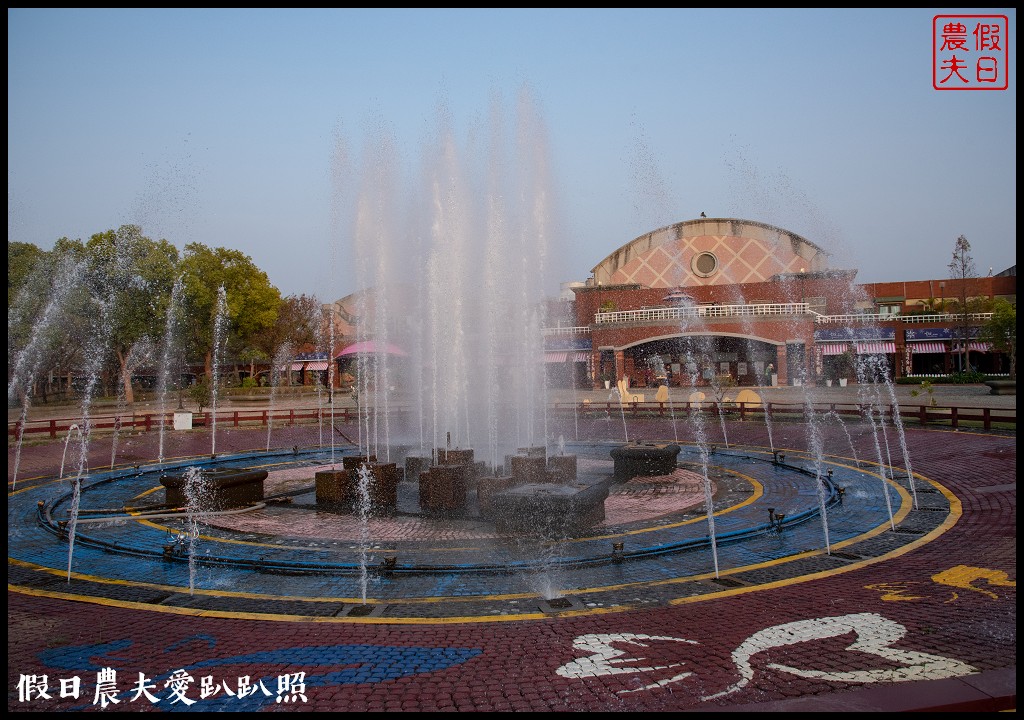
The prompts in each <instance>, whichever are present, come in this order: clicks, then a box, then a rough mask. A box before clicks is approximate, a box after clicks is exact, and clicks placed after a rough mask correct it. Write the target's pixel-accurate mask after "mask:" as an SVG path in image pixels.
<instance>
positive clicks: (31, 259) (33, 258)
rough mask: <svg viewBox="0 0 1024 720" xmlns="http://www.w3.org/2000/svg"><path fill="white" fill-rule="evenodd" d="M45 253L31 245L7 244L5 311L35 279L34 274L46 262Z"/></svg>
mask: <svg viewBox="0 0 1024 720" xmlns="http://www.w3.org/2000/svg"><path fill="white" fill-rule="evenodd" d="M47 256H48V254H47V252H46V251H45V250H41V249H39V248H38V247H36V246H35V245H33V244H32V243H25V242H9V243H7V309H8V310H10V309H11V307H12V306H13V305H14V304H15V300H16V299H17V298H18V296H19V294H20V293H21V292H22V290H23V289H24V288H25V287H26V285H28V286H29V287H30V288H31V287H32V286H31V285H29V281H30V280H31V279H37V278H36V273H37V272H38V270H39V268H40V267H41V265H42V264H43V263H45V262H46V260H47Z"/></svg>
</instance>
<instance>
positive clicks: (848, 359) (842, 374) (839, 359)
mask: <svg viewBox="0 0 1024 720" xmlns="http://www.w3.org/2000/svg"><path fill="white" fill-rule="evenodd" d="M832 367H833V370H834V372H835V376H836V378H838V380H839V387H846V383H847V381H848V380H849V379H850V377H852V376H853V374H854V373H855V372H856V368H857V365H856V361H855V360H854V357H853V353H852V352H851V351H849V350H847V351H846V352H844V353H842V354H840V355H836V357H835V361H834V362H833V364H832Z"/></svg>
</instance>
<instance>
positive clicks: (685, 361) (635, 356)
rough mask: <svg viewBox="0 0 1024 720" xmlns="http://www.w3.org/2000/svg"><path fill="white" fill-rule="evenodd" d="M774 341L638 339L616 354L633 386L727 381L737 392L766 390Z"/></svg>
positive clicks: (775, 361) (693, 336)
mask: <svg viewBox="0 0 1024 720" xmlns="http://www.w3.org/2000/svg"><path fill="white" fill-rule="evenodd" d="M778 346H779V343H778V342H777V341H771V340H765V339H763V338H755V337H746V336H738V335H717V334H710V333H700V334H697V333H686V334H679V335H672V336H664V337H658V338H651V339H647V340H643V341H640V342H637V343H634V344H632V345H628V346H626V347H624V348H623V349H622V360H623V371H624V374H625V375H626V376H627V377H629V379H630V384H631V386H633V387H656V386H658V385H660V384H662V383H663V382H664V383H667V384H668V385H670V386H673V387H688V386H691V385H698V386H705V385H709V384H711V383H712V382H715V381H718V382H721V381H723V380H724V378H729V381H728V382H729V383H730V384H735V385H738V386H741V387H754V386H761V385H768V384H770V382H771V378H770V376H771V374H772V373H773V372H777V368H778V367H779V359H780V353H779V351H778Z"/></svg>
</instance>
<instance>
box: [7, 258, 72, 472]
mask: <svg viewBox="0 0 1024 720" xmlns="http://www.w3.org/2000/svg"><path fill="white" fill-rule="evenodd" d="M84 269H85V267H84V264H83V263H80V262H72V261H64V262H62V263H61V264H60V265H59V266H58V267H57V268H55V269H51V268H46V272H43V271H40V273H39V274H38V276H36V275H34V276H33V278H32V279H31V280H30V281H29V282H26V283H25V286H24V288H23V290H22V292H21V293H19V295H18V298H17V300H16V302H15V303H14V305H12V306H10V307H9V308H8V310H7V365H8V367H9V368H11V370H10V376H9V377H10V379H9V380H8V381H7V402H8V405H11V404H13V403H15V402H16V403H18V405H20V407H21V412H20V414H19V421H18V426H17V427H18V436H17V438H16V439H15V450H14V473H13V476H12V481H11V487H12V488H16V487H17V485H18V469H19V466H20V464H21V446H22V440H23V438H24V431H25V423H26V421H27V420H28V409H29V406H30V405H31V403H32V392H33V389H34V387H35V384H36V380H37V377H38V375H39V370H40V368H41V367H42V366H43V362H44V360H45V358H46V356H47V353H48V351H49V350H50V349H51V346H53V345H56V344H57V342H55V336H56V335H58V334H59V333H57V332H55V331H56V330H58V329H59V325H60V322H61V320H62V319H63V317H64V316H65V314H66V313H67V312H68V311H69V309H70V308H69V302H71V301H72V300H73V299H74V298H75V297H76V293H75V291H76V290H80V289H82V279H83V277H82V276H83V272H84ZM50 273H52V274H51V275H50V278H52V280H51V279H50V278H47V277H46V275H47V274H50ZM47 286H49V288H50V291H49V293H48V294H47V295H44V297H45V298H46V299H45V302H44V303H43V304H42V307H40V308H36V307H35V304H36V303H37V302H38V301H39V300H40V293H39V288H40V287H47ZM21 332H24V333H25V338H24V340H25V342H24V344H22V345H20V347H19V342H18V336H19V335H20V334H21ZM58 351H59V350H58Z"/></svg>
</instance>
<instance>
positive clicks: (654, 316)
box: [594, 303, 811, 325]
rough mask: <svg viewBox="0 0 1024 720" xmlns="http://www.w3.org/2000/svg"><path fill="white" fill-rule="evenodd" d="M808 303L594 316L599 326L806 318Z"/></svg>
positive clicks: (709, 306)
mask: <svg viewBox="0 0 1024 720" xmlns="http://www.w3.org/2000/svg"><path fill="white" fill-rule="evenodd" d="M810 312H811V311H810V308H809V307H808V305H807V303H757V304H754V305H697V306H695V307H660V308H644V309H642V310H618V311H615V312H603V313H598V314H597V315H595V316H594V322H595V323H597V324H599V325H604V324H607V323H638V322H658V321H660V320H685V319H689V318H703V317H751V316H780V315H806V314H808V313H810Z"/></svg>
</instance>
